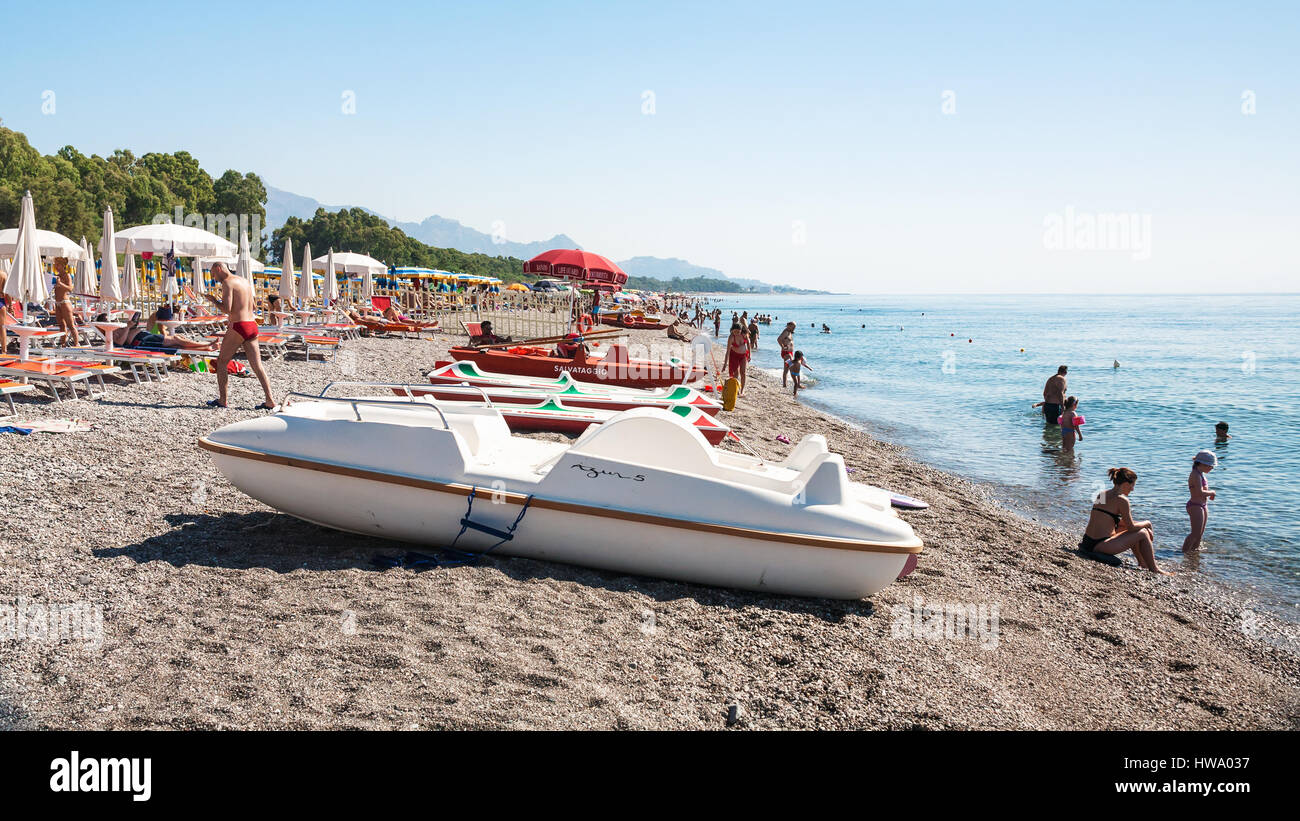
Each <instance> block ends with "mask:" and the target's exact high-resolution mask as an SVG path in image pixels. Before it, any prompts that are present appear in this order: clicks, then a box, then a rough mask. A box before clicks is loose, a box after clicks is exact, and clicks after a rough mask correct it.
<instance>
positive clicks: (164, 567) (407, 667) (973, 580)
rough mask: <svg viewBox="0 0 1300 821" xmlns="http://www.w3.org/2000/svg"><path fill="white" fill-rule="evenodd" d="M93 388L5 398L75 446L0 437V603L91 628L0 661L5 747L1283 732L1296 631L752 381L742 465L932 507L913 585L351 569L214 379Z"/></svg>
mask: <svg viewBox="0 0 1300 821" xmlns="http://www.w3.org/2000/svg"><path fill="white" fill-rule="evenodd" d="M631 336H633V337H634V338H635V339H637V340H639V341H642V342H647V343H649V342H653V343H654V344H655V345H656V348H657V350H659V351H667V350H668V346H669V344H670V342H669V340H667V339H666V338H664V336H663V334H662V332H635V333H633V334H631ZM457 341H459V340H458V339H457V338H453V337H451V336H442V337H438V338H436V339H434V340H427V339H426V340H418V341H417V340H403V339H393V338H370V339H362V340H357V341H352V342H348V343H347V344H346V346H345V350H344V351H343V352H342V353H341V354H340V357H339V359H338V360H337V361H336V362H333V363H329V364H321V363H318V362H311V363H308V362H304V361H302V360H301V358H294V357H293V356H291V357H290V359H289V360H288V361H286V362H279V361H277V362H273V363H271V364H270V371H271V375H272V380H273V384H274V386H275V390H276V393H277V395H282V394H283V393H284V392H285V391H287V390H291V389H292V390H300V391H305V392H307V391H309V392H313V393H314V392H317V391H319V390H320V388H321V387H323V386H324V385H325V384H326V383H327V382H329V381H331V380H339V379H357V380H378V381H386V382H397V381H409V382H422V381H423V379H422V375H423V372H424V371H425V370H427V369H428V368H429V366H431V365H432V364H433V362H434V361H435V360H436V359H439V358H442V355H443V353H444V352H445V350H446V348H447V347H448V346H449V345H450V344H453V343H455V342H457ZM763 343H764V344H765V345H774V344H775V342H774V341H772V340H770V339H767V338H765V339H764V340H763ZM110 383H111V384H110V387H109V391H108V395H107V397H106V398H104V399H102V400H99V401H93V402H86V401H81V402H76V403H68V404H64V405H63V406H62V407H59V406H56V405H54V404H52V403H51V402H49V401H48V400H44V399H39V400H34V401H33V400H23V399H20V400H19V416H20V417H27V418H78V419H85V420H88V421H90V422H91V423H92V424H93V429H92V430H91V431H90V432H88V433H70V434H33V435H31V436H25V437H24V436H18V435H12V434H9V435H4V436H3V438H2V439H0V487H2V488H3V498H4V500H5V503H6V511H7V516H6V524H5V527H4V528H3V532H2V534H0V605H3V604H9V605H13V604H15V603H17V602H23V603H26V604H28V605H30V604H33V603H35V604H37V605H41V606H53V605H70V604H75V603H88V604H89V605H92V606H95V607H99V608H101V609H102V615H103V641H102V644H96V643H86V642H81V641H64V642H57V643H56V642H50V641H41V640H35V639H30V638H29V639H13V640H7V641H4V642H3V644H2V645H0V650H2V651H3V654H4V664H3V665H0V727H8V728H60V729H63V728H75V729H150V728H175V729H218V728H222V729H225V728H239V729H342V728H356V729H415V728H418V729H437V728H457V729H480V728H493V729H523V728H536V729H633V728H635V729H722V728H725V727H727V726H728V714H729V711H731V708H732V707H733V706H734V707H735V710H734V717H735V719H736V720H735V721H733V722H732V723H731V726H733V727H736V728H756V729H794V728H799V729H907V728H924V729H976V728H1005V729H1011V728H1023V729H1057V730H1065V729H1132V730H1136V729H1256V728H1274V729H1294V728H1295V727H1296V726H1297V722H1298V718H1300V655H1298V654H1297V648H1298V647H1300V636H1298V635H1297V630H1296V626H1295V625H1294V624H1292V623H1286V622H1280V621H1277V620H1275V619H1273V618H1271V617H1270V616H1269V615H1268V614H1266V613H1255V612H1251V611H1245V612H1243V607H1242V604H1241V602H1239V601H1237V600H1235V599H1234V598H1233V596H1232V595H1231V593H1230V592H1229V591H1224V590H1222V589H1221V588H1219V587H1217V586H1215V585H1212V584H1210V583H1209V582H1207V581H1206V580H1204V579H1203V578H1200V577H1198V576H1197V575H1196V574H1182V575H1179V576H1176V577H1174V578H1172V579H1160V578H1156V577H1154V576H1152V575H1150V574H1147V573H1143V572H1140V571H1138V570H1136V569H1135V564H1134V562H1133V560H1132V559H1131V558H1128V559H1126V565H1125V566H1124V567H1123V568H1113V567H1108V566H1105V565H1101V564H1098V563H1096V562H1093V561H1090V560H1088V559H1085V558H1082V557H1080V556H1079V555H1077V554H1076V553H1075V552H1074V545H1075V544H1076V543H1077V541H1078V535H1077V534H1076V533H1067V532H1063V531H1060V530H1057V529H1053V528H1050V527H1047V526H1044V525H1041V524H1038V523H1035V522H1032V521H1029V520H1026V519H1024V518H1021V517H1019V516H1016V515H1014V514H1013V513H1011V512H1010V511H1008V510H1007V509H1005V508H1003V507H1002V506H1000V505H999V504H997V502H996V501H995V500H993V499H992V498H991V497H990V495H989V493H988V491H987V490H986V489H984V488H981V487H979V486H977V485H974V484H972V483H969V482H966V481H964V480H962V479H960V478H958V477H954V476H952V475H949V474H945V473H943V472H941V471H938V470H935V469H933V468H930V467H928V466H926V465H924V464H921V463H918V462H916V461H914V460H912V459H910V458H908V457H907V455H906V453H905V452H904V450H903V449H901V448H899V447H897V446H894V445H889V444H886V443H882V442H879V441H876V440H875V439H873V438H871V437H870V436H868V435H867V434H866V433H865V432H863V431H862V430H860V429H858V428H856V427H854V426H852V425H850V424H847V423H845V422H843V421H841V420H838V419H835V418H832V417H830V416H828V415H827V414H825V413H823V412H821V411H819V410H816V409H815V408H813V407H809V406H808V405H805V404H803V403H801V402H799V401H795V400H794V399H793V398H792V397H791V396H790V395H789V393H788V391H782V390H781V386H780V384H779V380H776V381H774V380H773V379H772V378H771V377H768V376H765V375H763V374H759V373H752V374H751V378H750V384H749V388H748V391H747V393H746V396H745V398H744V399H743V400H742V402H741V404H740V405H739V406H738V408H737V411H736V412H735V413H732V414H724V415H723V418H724V419H725V420H726V421H727V422H728V423H729V424H730V425H731V426H732V427H733V429H734V430H735V431H736V432H737V433H738V435H739V436H741V437H742V438H743V439H744V440H745V441H746V442H747V443H749V445H750V446H751V447H752V448H753V449H754V450H756V451H757V452H758V453H760V454H761V455H763V456H765V457H776V458H779V457H780V456H782V455H784V453H785V451H786V450H787V448H788V446H786V445H784V444H781V443H779V442H777V441H775V437H776V436H777V435H778V434H784V435H786V436H787V437H788V438H789V439H790V440H791V441H793V442H797V441H798V439H799V437H800V436H802V435H804V434H807V433H822V434H825V435H826V437H827V438H828V440H829V442H830V446H831V448H832V450H834V451H836V452H839V453H841V454H843V455H844V458H845V460H846V462H847V463H848V465H849V466H850V467H851V468H853V469H854V471H855V472H854V474H853V478H855V479H857V480H861V481H868V482H871V483H873V484H877V485H881V486H885V487H889V488H891V489H893V490H896V491H899V492H902V493H907V494H911V495H913V496H917V497H920V498H923V499H925V500H927V501H929V502H930V503H931V505H932V506H931V508H930V509H929V510H925V511H916V512H907V513H904V514H903V515H904V517H905V518H906V519H907V521H908V522H910V523H911V524H912V525H913V526H914V527H915V529H916V530H917V532H918V534H919V535H920V536H921V537H922V538H923V539H924V540H925V544H926V549H925V552H924V553H923V554H922V556H921V559H920V564H919V567H918V569H917V570H916V572H915V573H913V574H912V575H910V576H909V577H907V578H906V579H904V580H902V581H900V582H898V583H895V584H893V585H891V586H889V587H887V588H886V589H885V590H883V591H881V593H879V594H878V595H877V596H876V597H874V599H873V600H871V601H869V602H867V601H864V602H832V601H824V600H806V599H794V598H782V597H771V596H763V595H761V594H755V593H747V592H743V591H734V590H720V589H713V588H707V587H699V586H694V585H688V584H680V583H676V582H669V581H663V580H657V579H648V578H639V577H629V576H622V575H616V574H610V573H603V572H598V571H592V570H587V569H584V568H578V567H570V566H565V565H558V564H549V563H542V562H534V561H529V560H521V559H512V558H508V557H489V558H485V559H483V560H482V561H481V563H479V564H478V565H475V566H458V567H435V568H431V569H421V570H415V569H409V568H400V567H399V568H389V569H384V568H382V567H380V566H377V565H376V564H375V563H373V562H372V559H373V558H374V557H376V556H377V555H388V556H393V555H399V554H401V553H403V552H405V551H406V550H407V549H408V546H406V545H399V544H395V543H391V542H385V541H381V540H375V539H366V538H361V537H356V536H353V535H349V534H344V533H339V532H336V531H331V530H327V529H323V528H321V527H318V526H315V525H311V524H306V523H303V522H300V521H298V520H295V519H292V518H290V517H287V516H284V515H281V514H278V513H276V512H274V511H272V510H270V509H269V508H267V507H266V506H264V505H262V504H261V503H259V502H256V501H254V500H253V499H250V498H248V497H246V496H244V495H243V494H242V493H240V492H239V491H237V490H235V489H234V488H233V487H232V486H231V485H230V484H229V483H227V482H226V481H225V479H224V478H223V477H222V476H221V475H220V474H219V473H218V471H217V470H216V468H215V467H214V465H213V463H212V461H211V459H210V458H209V456H208V454H207V453H205V452H204V451H202V450H200V449H199V448H198V447H197V445H196V442H197V440H198V438H199V437H200V436H202V435H204V434H206V433H208V432H209V431H211V430H213V429H214V428H216V427H219V426H221V425H223V424H227V423H229V422H233V421H236V420H239V419H244V418H248V417H251V416H253V415H255V414H256V413H258V412H257V411H254V410H253V409H252V406H253V405H254V404H255V403H256V402H257V401H259V397H258V395H257V389H256V383H255V381H253V380H238V379H232V387H231V390H232V399H231V405H232V408H231V409H230V410H211V409H208V408H205V407H203V403H204V402H205V401H206V400H207V399H209V398H211V397H213V396H215V379H214V378H213V377H211V376H210V375H204V374H188V373H184V374H182V373H175V374H173V375H172V377H171V378H170V379H169V380H167V381H165V382H162V383H154V384H144V385H136V384H131V383H125V382H118V383H115V384H113V383H112V381H111V380H110ZM802 398H803V397H801V399H802ZM807 398H808V399H809V400H811V401H813V402H815V401H816V391H815V389H813V390H810V391H808V392H807ZM728 447H734V446H733V445H728ZM340 504H346V500H340ZM416 549H423V548H416ZM946 604H947V605H962V606H965V605H986V606H988V607H994V606H996V612H997V615H998V620H997V627H998V629H997V631H996V640H995V641H987V640H985V641H981V640H979V639H977V638H971V637H965V638H949V639H943V638H940V639H930V638H926V637H925V636H923V635H918V634H916V633H915V632H911V631H900V630H899V628H898V627H897V626H896V625H898V624H899V623H900V618H901V617H902V616H904V615H905V614H908V613H911V612H912V611H913V609H914V608H915V607H919V606H922V605H928V606H938V607H942V606H944V605H946Z"/></svg>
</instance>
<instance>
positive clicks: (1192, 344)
mask: <svg viewBox="0 0 1300 821" xmlns="http://www.w3.org/2000/svg"><path fill="white" fill-rule="evenodd" d="M718 305H719V307H722V308H723V310H724V325H723V333H724V335H725V333H726V327H727V324H726V323H727V322H728V321H729V319H730V311H731V310H733V309H735V310H746V309H747V310H749V312H750V313H751V314H753V313H755V312H762V313H771V314H775V315H777V316H778V317H779V319H778V320H776V321H774V322H773V323H772V325H770V326H760V334H761V336H760V339H759V347H758V350H757V352H756V357H755V360H754V365H756V366H758V367H760V368H763V369H767V370H774V371H775V373H776V374H778V375H779V374H780V368H781V364H780V356H779V353H778V348H777V344H776V335H777V334H778V333H779V332H780V330H781V329H782V327H783V326H784V324H785V322H786V321H794V322H797V323H798V324H799V327H798V329H797V331H796V336H795V347H796V348H798V349H800V350H802V351H803V352H804V355H805V356H806V357H807V358H808V362H809V364H810V365H811V366H812V368H813V371H812V373H811V376H812V377H813V378H814V379H815V384H813V385H812V386H811V387H810V388H809V389H808V390H807V391H806V392H804V393H801V394H800V398H801V399H803V400H804V401H807V402H808V403H810V404H814V405H817V406H820V407H823V408H825V409H826V410H829V411H831V412H833V413H836V414H838V415H841V416H844V417H846V418H850V419H853V420H855V421H859V422H861V423H863V424H864V425H865V426H866V427H867V428H868V429H869V430H871V431H872V432H873V433H875V434H876V435H877V436H879V437H880V438H883V439H886V440H888V441H891V442H896V443H898V444H901V445H905V446H907V447H908V448H910V449H911V450H912V452H913V453H914V455H915V456H916V457H917V458H919V459H922V460H924V461H926V462H929V463H930V464H933V465H935V466H937V467H940V468H943V469H945V470H949V471H951V472H954V473H958V474H961V475H963V476H967V477H969V478H972V479H976V480H979V481H983V482H989V483H992V484H994V485H995V486H997V487H998V488H999V491H1000V494H1001V495H1002V496H1003V497H1004V499H1005V500H1006V501H1007V502H1008V503H1009V505H1010V506H1011V507H1012V508H1014V509H1016V510H1018V511H1020V512H1023V513H1029V514H1031V515H1034V516H1036V517H1038V518H1039V519H1041V520H1044V521H1048V522H1051V523H1054V524H1059V525H1061V526H1064V527H1066V528H1067V529H1070V530H1071V531H1077V532H1082V528H1083V526H1084V524H1085V522H1086V519H1087V511H1088V507H1089V506H1090V504H1091V499H1092V496H1093V494H1094V493H1095V492H1096V491H1097V490H1099V489H1102V488H1103V487H1109V484H1110V483H1109V482H1108V481H1107V480H1106V469H1107V468H1110V467H1113V466H1121V465H1122V466H1128V467H1131V468H1133V469H1134V470H1135V471H1137V473H1138V483H1137V488H1136V490H1135V491H1134V493H1133V495H1132V496H1131V497H1130V498H1131V501H1132V503H1133V509H1134V516H1135V518H1139V519H1150V520H1151V521H1152V523H1153V524H1154V526H1155V532H1156V542H1157V545H1156V546H1157V557H1158V558H1159V559H1160V560H1161V561H1162V562H1176V563H1178V565H1179V567H1175V568H1174V569H1176V570H1183V571H1195V572H1201V573H1205V574H1210V575H1213V576H1216V577H1218V578H1220V579H1222V580H1226V581H1228V582H1230V583H1233V584H1236V585H1241V586H1245V587H1246V588H1249V589H1252V590H1253V591H1254V592H1255V593H1256V594H1258V600H1259V601H1260V603H1261V604H1263V605H1267V606H1271V607H1274V608H1277V609H1279V610H1281V611H1283V612H1286V613H1287V614H1289V615H1290V617H1291V618H1296V617H1297V615H1298V614H1300V584H1297V581H1298V580H1300V516H1298V515H1297V511H1300V453H1298V452H1297V445H1300V333H1297V329H1298V328H1300V295H1284V296H1277V295H1269V296H1174V297H1169V296H1120V297H1115V296H999V297H967V296H960V297H951V296H947V297H928V296H915V297H845V296H814V297H809V296H741V297H737V298H729V299H726V300H724V301H722V302H720V303H718ZM812 323H816V326H817V330H814V329H813V328H812V327H810V326H811V324H812ZM822 323H826V324H827V325H829V326H830V327H831V330H832V333H831V334H829V335H827V334H822V333H819V332H818V331H819V330H820V328H821V324H822ZM864 325H865V327H862V326H864ZM968 340H969V341H968ZM1021 348H1024V352H1023V353H1022V352H1021ZM1115 360H1118V361H1119V363H1120V367H1119V368H1115V367H1113V363H1114V361H1115ZM1058 365H1068V366H1069V369H1070V370H1069V376H1068V379H1069V391H1070V393H1071V394H1073V395H1075V396H1078V397H1079V402H1080V405H1079V413H1081V414H1083V416H1084V417H1085V418H1086V420H1087V422H1086V424H1085V425H1084V428H1083V433H1084V439H1083V441H1082V442H1080V443H1078V445H1077V446H1076V448H1075V451H1074V453H1073V454H1071V453H1068V452H1066V451H1064V450H1063V449H1062V447H1061V436H1060V432H1059V429H1057V428H1056V427H1050V428H1048V427H1045V426H1044V424H1043V419H1042V415H1041V412H1040V411H1039V410H1036V409H1032V408H1031V405H1032V404H1033V403H1034V402H1037V401H1040V400H1041V399H1042V388H1043V383H1044V382H1045V381H1046V380H1047V378H1048V377H1049V376H1051V375H1052V374H1053V373H1055V372H1056V368H1057V366H1058ZM945 366H946V367H945ZM1220 420H1223V421H1226V422H1228V423H1229V425H1230V426H1231V433H1232V437H1233V438H1232V439H1231V440H1230V441H1229V442H1227V443H1216V442H1215V436H1214V425H1215V423H1216V422H1218V421H1220ZM1202 448H1209V449H1212V450H1214V451H1215V453H1217V454H1218V457H1219V466H1218V467H1217V468H1216V469H1215V470H1214V471H1212V472H1211V473H1210V474H1209V476H1208V480H1209V483H1210V487H1211V488H1213V489H1214V490H1216V491H1217V493H1218V498H1217V499H1216V501H1213V502H1211V503H1210V520H1209V525H1208V527H1207V528H1206V533H1205V541H1204V546H1203V551H1202V552H1201V554H1200V555H1199V556H1195V557H1193V558H1188V559H1185V558H1184V556H1183V553H1182V550H1181V548H1182V542H1183V538H1184V537H1185V536H1186V535H1187V532H1188V520H1187V514H1186V511H1185V509H1184V503H1185V502H1186V501H1187V498H1188V495H1187V475H1188V473H1189V471H1190V469H1191V463H1192V457H1193V456H1194V455H1195V454H1196V452H1197V451H1198V450H1200V449H1202Z"/></svg>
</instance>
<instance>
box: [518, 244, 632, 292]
mask: <svg viewBox="0 0 1300 821" xmlns="http://www.w3.org/2000/svg"><path fill="white" fill-rule="evenodd" d="M524 273H526V274H540V275H542V276H556V277H563V278H565V279H571V280H577V281H579V282H590V283H604V284H606V285H617V286H622V285H623V284H624V283H626V282H627V274H626V273H624V271H623V269H622V268H620V267H618V265H617V264H615V263H614V262H611V261H610V260H609V259H608V258H606V257H602V256H601V255H600V254H593V253H591V252H590V251H582V250H579V249H577V248H573V249H566V248H557V249H554V250H551V251H545V252H543V253H541V254H538V255H537V256H535V257H533V258H532V259H530V260H528V261H527V262H525V263H524Z"/></svg>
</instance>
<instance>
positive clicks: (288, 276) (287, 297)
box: [280, 239, 297, 305]
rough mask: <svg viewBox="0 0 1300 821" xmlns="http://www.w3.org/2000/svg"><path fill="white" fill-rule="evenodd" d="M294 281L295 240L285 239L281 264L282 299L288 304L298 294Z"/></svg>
mask: <svg viewBox="0 0 1300 821" xmlns="http://www.w3.org/2000/svg"><path fill="white" fill-rule="evenodd" d="M296 293H297V292H296V291H295V290H294V282H293V241H292V240H287V239H286V240H285V241H284V261H283V262H282V263H281V265H280V299H282V300H284V304H285V305H288V304H289V303H291V302H293V298H294V296H295V295H296Z"/></svg>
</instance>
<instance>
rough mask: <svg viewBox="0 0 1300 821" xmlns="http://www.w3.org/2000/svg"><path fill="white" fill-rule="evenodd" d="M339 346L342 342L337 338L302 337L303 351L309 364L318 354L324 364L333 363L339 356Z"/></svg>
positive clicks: (307, 335) (306, 335) (310, 335)
mask: <svg viewBox="0 0 1300 821" xmlns="http://www.w3.org/2000/svg"><path fill="white" fill-rule="evenodd" d="M339 344H340V340H339V338H338V337H337V336H320V335H316V334H303V335H302V346H303V351H304V353H305V355H306V357H307V361H308V362H310V361H311V355H312V354H318V355H319V356H320V358H321V362H322V363H325V362H333V361H334V357H335V356H336V355H337V354H338V350H339Z"/></svg>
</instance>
